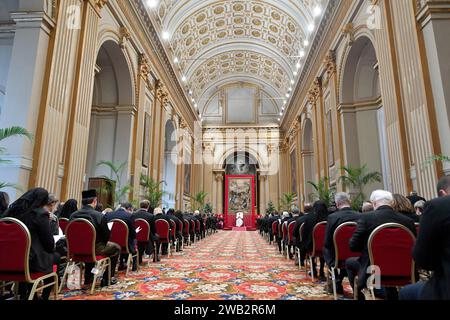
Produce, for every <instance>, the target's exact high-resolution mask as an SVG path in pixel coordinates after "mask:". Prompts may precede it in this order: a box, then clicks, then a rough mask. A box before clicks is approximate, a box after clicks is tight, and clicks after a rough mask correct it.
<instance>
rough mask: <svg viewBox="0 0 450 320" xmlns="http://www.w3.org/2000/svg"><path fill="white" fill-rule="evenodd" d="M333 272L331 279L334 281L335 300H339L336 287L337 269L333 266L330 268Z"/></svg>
mask: <svg viewBox="0 0 450 320" xmlns="http://www.w3.org/2000/svg"><path fill="white" fill-rule="evenodd" d="M329 271H330V272H331V281H332V282H333V295H334V300H337V299H338V298H337V288H336V274H335V269H334V268H333V267H331V268H330V270H329Z"/></svg>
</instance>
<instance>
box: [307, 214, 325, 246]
mask: <svg viewBox="0 0 450 320" xmlns="http://www.w3.org/2000/svg"><path fill="white" fill-rule="evenodd" d="M326 218H327V217H324V218H323V219H319V217H318V216H317V214H315V213H310V214H308V215H306V218H305V221H304V222H305V227H304V229H303V235H302V240H303V241H302V243H301V247H302V250H306V251H307V252H309V251H311V250H312V249H313V238H312V234H313V231H314V227H315V226H316V224H318V223H319V222H322V221H326V220H325V219H326Z"/></svg>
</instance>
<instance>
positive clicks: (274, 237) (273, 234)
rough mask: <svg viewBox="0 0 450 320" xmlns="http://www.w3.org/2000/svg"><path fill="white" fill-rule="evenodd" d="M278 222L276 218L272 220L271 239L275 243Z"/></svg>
mask: <svg viewBox="0 0 450 320" xmlns="http://www.w3.org/2000/svg"><path fill="white" fill-rule="evenodd" d="M279 223H280V222H279V221H278V220H277V221H274V222H272V241H273V242H275V243H276V238H277V235H278V224H279Z"/></svg>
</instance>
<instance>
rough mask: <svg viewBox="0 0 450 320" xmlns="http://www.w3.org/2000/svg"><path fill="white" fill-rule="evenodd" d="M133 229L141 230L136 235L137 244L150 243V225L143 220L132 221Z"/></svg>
mask: <svg viewBox="0 0 450 320" xmlns="http://www.w3.org/2000/svg"><path fill="white" fill-rule="evenodd" d="M134 227H135V228H136V229H137V228H141V231H139V232H138V233H136V241H137V242H149V241H150V225H149V223H148V222H147V220H145V219H136V220H134Z"/></svg>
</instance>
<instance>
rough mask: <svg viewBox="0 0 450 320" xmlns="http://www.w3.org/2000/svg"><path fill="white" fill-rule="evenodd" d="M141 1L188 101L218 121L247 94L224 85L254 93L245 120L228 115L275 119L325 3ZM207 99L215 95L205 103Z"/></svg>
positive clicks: (294, 0)
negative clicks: (252, 107) (250, 113)
mask: <svg viewBox="0 0 450 320" xmlns="http://www.w3.org/2000/svg"><path fill="white" fill-rule="evenodd" d="M142 1H144V4H145V5H146V7H147V9H148V12H149V15H150V16H151V18H152V21H153V23H154V24H155V29H156V30H157V31H158V32H159V37H160V39H161V41H162V42H163V44H164V47H165V49H166V52H167V54H168V56H169V58H170V59H171V60H172V64H173V67H174V69H175V70H176V73H177V74H178V76H179V81H180V82H181V83H182V85H183V86H184V87H185V88H186V92H187V93H188V94H189V96H190V99H191V101H192V106H193V107H194V108H195V109H196V110H197V111H198V113H199V114H200V117H201V118H202V119H203V120H205V121H209V120H210V121H212V122H214V121H216V122H221V123H228V121H227V120H226V119H225V118H226V115H227V114H229V113H235V112H236V110H239V109H240V108H239V105H242V103H247V102H248V103H250V101H253V100H251V99H250V98H249V99H248V100H246V101H240V102H239V99H241V100H243V97H245V94H242V93H240V94H239V92H235V93H233V94H230V95H229V96H227V95H226V94H225V93H224V91H223V90H224V89H223V88H230V87H233V86H235V87H237V86H241V87H242V88H243V87H245V88H247V90H249V91H248V92H249V94H250V93H251V94H255V97H256V98H255V99H254V101H256V102H255V103H250V104H252V105H255V110H256V111H255V112H254V113H255V116H254V117H253V116H252V117H250V118H248V119H247V118H246V117H245V116H244V117H243V119H244V120H243V121H239V119H237V118H236V116H234V117H233V122H237V123H239V122H242V123H246V122H249V123H254V122H263V121H261V119H264V122H266V123H267V122H273V123H278V122H279V121H280V120H279V119H280V118H281V116H282V115H283V113H284V111H285V108H286V106H287V105H288V102H289V98H290V96H291V95H292V91H293V90H294V88H295V86H296V85H297V79H298V76H299V75H300V73H301V71H302V67H303V62H304V60H305V58H306V56H307V54H308V49H309V46H310V44H311V43H312V40H313V38H314V35H315V31H316V30H317V26H318V25H319V23H320V21H321V17H322V15H323V12H324V10H325V8H326V5H327V3H328V0H247V1H243V0H226V1H217V0H215V1H214V0H142ZM233 97H234V98H233ZM232 99H235V102H231V100H232ZM244 100H245V99H244ZM212 101H216V102H214V103H215V104H214V103H213V104H214V106H212V107H211V106H210V105H211V103H212ZM224 101H226V102H224ZM248 103H247V104H248ZM230 105H232V107H230V109H229V110H223V109H227V108H229V106H230ZM236 106H238V107H236ZM232 108H233V109H232Z"/></svg>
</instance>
